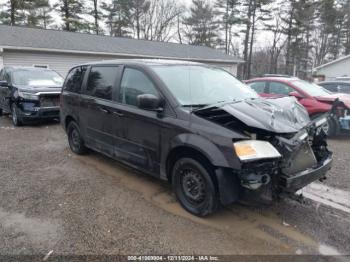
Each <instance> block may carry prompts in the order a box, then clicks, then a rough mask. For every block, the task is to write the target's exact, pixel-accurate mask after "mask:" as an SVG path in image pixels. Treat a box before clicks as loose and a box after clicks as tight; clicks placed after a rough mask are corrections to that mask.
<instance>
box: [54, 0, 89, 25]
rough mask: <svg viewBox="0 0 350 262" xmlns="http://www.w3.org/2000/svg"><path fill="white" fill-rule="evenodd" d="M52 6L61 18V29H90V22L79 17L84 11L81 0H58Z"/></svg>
mask: <svg viewBox="0 0 350 262" xmlns="http://www.w3.org/2000/svg"><path fill="white" fill-rule="evenodd" d="M54 7H55V9H56V10H57V11H58V12H59V13H60V15H61V18H62V20H63V27H62V29H63V30H66V31H84V32H86V31H90V28H91V26H90V24H89V23H87V21H85V20H84V19H83V18H82V17H81V15H82V14H84V13H85V8H84V6H83V3H82V1H81V0H60V1H59V2H58V3H57V4H55V6H54Z"/></svg>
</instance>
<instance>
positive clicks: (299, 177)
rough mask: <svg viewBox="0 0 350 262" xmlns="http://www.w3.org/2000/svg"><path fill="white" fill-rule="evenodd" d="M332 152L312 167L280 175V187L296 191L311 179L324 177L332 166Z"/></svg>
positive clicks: (310, 181) (311, 180)
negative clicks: (289, 174) (290, 174)
mask: <svg viewBox="0 0 350 262" xmlns="http://www.w3.org/2000/svg"><path fill="white" fill-rule="evenodd" d="M332 162H333V159H332V154H331V153H330V154H329V156H328V158H326V159H325V160H324V161H322V162H321V163H318V165H317V166H316V167H314V168H309V169H307V170H304V171H301V172H299V173H296V174H294V175H292V176H287V175H282V176H281V177H280V183H279V185H280V187H281V189H282V190H283V191H287V192H296V191H298V190H299V189H301V188H303V187H304V186H306V185H308V184H310V183H312V182H313V181H316V180H319V179H322V178H325V176H326V173H327V172H328V170H330V169H331V167H332Z"/></svg>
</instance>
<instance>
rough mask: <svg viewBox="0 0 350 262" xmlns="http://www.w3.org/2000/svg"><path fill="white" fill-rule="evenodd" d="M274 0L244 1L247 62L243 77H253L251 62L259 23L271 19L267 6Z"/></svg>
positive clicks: (245, 56) (244, 50)
mask: <svg viewBox="0 0 350 262" xmlns="http://www.w3.org/2000/svg"><path fill="white" fill-rule="evenodd" d="M271 1H272V0H246V1H245V2H244V3H243V8H244V13H245V19H244V20H243V23H244V24H245V29H244V30H243V33H244V42H243V45H244V49H243V56H244V60H245V64H244V67H243V77H244V78H245V79H249V78H250V77H251V64H252V55H253V47H254V43H255V34H256V31H257V30H258V29H259V28H258V26H259V24H261V25H264V23H265V22H266V21H268V20H271V15H270V14H271V13H270V12H269V10H268V9H266V6H267V5H269V4H270V3H271Z"/></svg>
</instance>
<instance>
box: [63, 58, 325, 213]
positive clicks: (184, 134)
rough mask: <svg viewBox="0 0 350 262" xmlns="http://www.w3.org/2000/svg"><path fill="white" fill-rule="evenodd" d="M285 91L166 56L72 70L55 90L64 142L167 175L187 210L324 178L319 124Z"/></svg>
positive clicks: (282, 191)
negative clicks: (275, 93) (262, 90)
mask: <svg viewBox="0 0 350 262" xmlns="http://www.w3.org/2000/svg"><path fill="white" fill-rule="evenodd" d="M325 122H326V116H322V117H319V118H317V119H315V120H314V121H312V122H311V121H310V119H309V116H308V113H307V112H306V110H305V109H304V107H303V106H301V105H300V104H299V103H298V102H297V101H296V100H295V99H294V98H290V97H284V98H278V99H263V98H260V97H259V96H258V95H257V94H256V93H255V92H254V91H253V90H252V89H251V88H250V87H248V86H246V85H245V84H243V83H241V82H240V81H238V80H237V79H236V78H235V77H234V76H233V75H231V74H230V73H228V72H226V71H224V70H222V69H219V68H215V67H211V66H208V65H204V64H200V63H193V62H184V61H169V60H114V61H103V62H99V63H92V64H84V65H80V66H76V67H74V68H72V69H71V70H70V72H69V74H68V76H67V78H66V80H65V83H64V87H63V90H62V94H61V123H62V125H63V127H64V129H65V130H66V132H67V135H68V141H69V145H70V147H71V150H72V151H73V152H75V153H77V154H83V153H85V152H86V151H87V148H89V149H92V150H95V151H98V152H100V153H102V154H105V155H107V156H109V157H112V158H114V159H116V160H119V161H120V162H122V163H125V164H127V165H129V166H132V167H134V168H136V169H138V170H141V171H143V172H146V173H148V174H150V175H153V176H156V177H159V178H161V179H164V180H168V181H169V182H170V183H171V184H172V186H173V189H174V192H175V194H176V197H177V199H178V201H179V202H180V203H181V205H182V206H183V207H184V208H185V209H186V210H188V211H189V212H191V213H192V214H194V215H198V216H205V215H208V214H210V213H213V212H214V211H215V210H216V209H217V208H218V207H219V206H220V204H222V205H227V204H230V203H233V202H235V201H237V200H240V199H241V198H242V197H244V196H246V195H249V194H251V193H254V195H258V196H261V197H262V198H264V199H266V198H267V199H269V200H273V199H275V198H276V197H279V196H282V195H289V194H294V193H295V192H296V191H297V190H299V189H301V188H302V187H304V186H306V185H307V184H309V183H311V182H313V181H315V180H322V179H324V178H325V176H326V173H327V171H328V170H329V169H330V168H331V163H332V153H331V152H330V151H329V150H328V149H327V143H326V136H325V134H324V132H323V130H322V125H323V124H324V123H325Z"/></svg>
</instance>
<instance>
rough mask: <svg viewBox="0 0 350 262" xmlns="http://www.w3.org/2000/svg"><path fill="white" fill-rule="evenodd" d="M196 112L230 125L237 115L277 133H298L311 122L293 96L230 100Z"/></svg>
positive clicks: (257, 126) (211, 119) (246, 121)
mask: <svg viewBox="0 0 350 262" xmlns="http://www.w3.org/2000/svg"><path fill="white" fill-rule="evenodd" d="M220 111H221V112H220ZM196 114H197V115H199V116H201V117H204V118H206V119H207V120H210V121H214V122H216V123H218V124H221V125H224V126H226V127H229V125H230V123H233V122H234V121H233V120H234V118H236V119H238V120H239V121H241V122H243V123H244V124H245V125H247V126H250V127H253V128H258V129H263V130H267V131H270V132H274V133H295V132H298V131H299V130H300V129H302V128H304V127H305V126H306V125H307V124H308V123H309V122H310V118H309V115H308V113H307V111H306V109H305V108H304V107H303V106H302V105H300V104H299V103H298V102H297V100H296V99H295V98H292V97H283V98H277V99H262V98H257V99H252V100H243V101H239V102H232V103H226V104H222V105H217V106H213V107H206V108H203V109H200V110H197V111H196ZM230 118H231V119H230ZM235 125H236V123H235V124H233V125H232V126H231V128H235Z"/></svg>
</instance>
